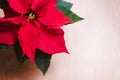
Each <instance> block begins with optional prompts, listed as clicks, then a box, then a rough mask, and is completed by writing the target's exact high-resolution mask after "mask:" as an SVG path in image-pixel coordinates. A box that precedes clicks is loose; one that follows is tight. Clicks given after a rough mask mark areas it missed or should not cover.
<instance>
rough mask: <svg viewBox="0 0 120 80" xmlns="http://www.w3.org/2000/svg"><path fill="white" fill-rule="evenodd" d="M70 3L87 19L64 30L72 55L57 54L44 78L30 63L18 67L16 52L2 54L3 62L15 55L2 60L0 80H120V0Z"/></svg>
mask: <svg viewBox="0 0 120 80" xmlns="http://www.w3.org/2000/svg"><path fill="white" fill-rule="evenodd" d="M66 1H69V2H72V3H74V5H73V8H72V10H73V11H74V12H76V13H77V14H78V15H80V16H81V17H84V18H85V20H83V21H80V22H77V23H75V24H71V25H67V26H64V28H63V29H64V31H65V40H66V45H67V48H68V50H69V51H70V53H71V54H70V55H68V54H57V55H54V56H53V59H52V61H51V62H52V63H51V66H50V68H49V70H48V72H47V74H46V75H45V76H43V75H42V74H41V72H40V71H39V70H38V69H37V67H36V66H35V65H34V64H33V63H30V62H29V61H28V62H26V63H25V64H24V65H23V66H20V65H18V64H17V61H15V60H16V58H15V56H14V54H13V51H12V50H8V51H6V52H0V59H2V58H3V57H4V56H5V55H7V53H8V52H9V53H10V54H9V55H10V56H11V55H13V56H12V57H13V58H10V56H7V57H6V58H3V60H1V61H0V67H1V68H0V77H1V78H0V80H120V8H119V7H120V0H76V1H75V0H66ZM0 16H3V13H2V11H1V13H0ZM4 59H5V60H7V59H8V60H11V62H10V61H9V62H8V63H7V62H6V63H4ZM8 60H7V61H8ZM3 63H4V65H2V64H3ZM6 65H8V66H9V68H8V66H7V68H5V67H4V66H6ZM16 65H18V66H16ZM30 65H32V66H30ZM27 66H30V67H27Z"/></svg>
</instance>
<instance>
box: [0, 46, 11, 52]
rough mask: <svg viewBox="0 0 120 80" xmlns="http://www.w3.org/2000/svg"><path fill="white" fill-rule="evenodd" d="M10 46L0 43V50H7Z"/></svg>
mask: <svg viewBox="0 0 120 80" xmlns="http://www.w3.org/2000/svg"><path fill="white" fill-rule="evenodd" d="M8 48H9V46H7V45H0V50H3V51H4V50H7V49H8Z"/></svg>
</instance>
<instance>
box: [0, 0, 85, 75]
mask: <svg viewBox="0 0 120 80" xmlns="http://www.w3.org/2000/svg"><path fill="white" fill-rule="evenodd" d="M72 5H73V4H72V3H70V2H66V1H63V0H0V8H2V9H3V11H4V15H5V17H4V18H2V17H1V18H0V50H6V49H8V48H9V47H12V48H13V49H14V51H15V54H16V57H17V59H18V61H19V63H21V64H23V63H24V61H25V60H27V59H30V60H31V61H32V62H35V64H36V65H37V66H38V68H39V69H41V71H42V72H43V74H45V73H46V71H47V70H48V68H49V65H50V60H51V57H52V55H53V54H56V53H61V52H65V53H69V52H68V50H67V49H66V46H65V40H64V31H63V30H62V28H61V27H62V26H63V25H66V24H70V23H74V22H77V21H79V20H83V18H81V17H79V16H78V15H76V14H75V13H73V12H72V11H71V8H72Z"/></svg>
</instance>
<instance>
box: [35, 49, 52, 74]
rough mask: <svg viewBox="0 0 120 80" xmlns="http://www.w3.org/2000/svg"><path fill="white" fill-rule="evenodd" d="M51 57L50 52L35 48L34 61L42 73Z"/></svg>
mask: <svg viewBox="0 0 120 80" xmlns="http://www.w3.org/2000/svg"><path fill="white" fill-rule="evenodd" d="M51 57H52V55H50V54H47V53H45V52H42V51H40V50H38V49H37V50H36V56H35V63H36V65H37V67H38V68H39V69H40V70H41V71H42V73H43V74H44V75H45V73H46V72H47V70H48V68H49V66H50V60H51Z"/></svg>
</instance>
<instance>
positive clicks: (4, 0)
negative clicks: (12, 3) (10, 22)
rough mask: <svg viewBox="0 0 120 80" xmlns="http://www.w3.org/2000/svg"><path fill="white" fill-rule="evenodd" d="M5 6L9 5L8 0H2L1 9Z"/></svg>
mask: <svg viewBox="0 0 120 80" xmlns="http://www.w3.org/2000/svg"><path fill="white" fill-rule="evenodd" d="M5 5H8V2H7V0H0V8H2V7H3V6H5Z"/></svg>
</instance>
